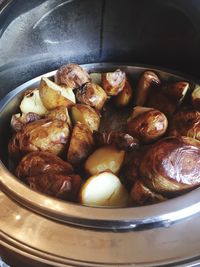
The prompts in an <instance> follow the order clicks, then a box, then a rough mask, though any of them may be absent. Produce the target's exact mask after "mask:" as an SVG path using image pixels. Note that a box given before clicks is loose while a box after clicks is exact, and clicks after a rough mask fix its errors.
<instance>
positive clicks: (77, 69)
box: [55, 63, 90, 88]
mask: <svg viewBox="0 0 200 267" xmlns="http://www.w3.org/2000/svg"><path fill="white" fill-rule="evenodd" d="M55 82H56V83H57V84H59V85H66V86H67V87H71V88H78V87H80V86H82V85H83V84H85V83H87V82H90V76H89V74H88V73H87V72H86V71H85V70H84V69H83V68H82V67H81V66H79V65H78V64H74V63H71V64H67V65H63V66H61V67H60V68H59V69H58V71H57V72H56V75H55Z"/></svg>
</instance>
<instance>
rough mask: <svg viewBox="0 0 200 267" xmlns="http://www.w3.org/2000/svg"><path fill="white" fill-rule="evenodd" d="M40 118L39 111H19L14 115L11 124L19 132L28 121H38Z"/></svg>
mask: <svg viewBox="0 0 200 267" xmlns="http://www.w3.org/2000/svg"><path fill="white" fill-rule="evenodd" d="M39 119H41V116H40V115H39V114H37V113H33V112H29V113H22V114H21V113H17V114H14V115H12V118H11V121H10V126H11V128H12V130H13V131H14V132H19V131H21V130H22V128H23V126H24V125H26V124H27V123H30V122H33V121H37V120H39Z"/></svg>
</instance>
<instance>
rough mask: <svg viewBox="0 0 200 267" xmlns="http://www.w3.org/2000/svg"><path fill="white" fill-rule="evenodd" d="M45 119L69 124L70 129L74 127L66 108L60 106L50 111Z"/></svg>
mask: <svg viewBox="0 0 200 267" xmlns="http://www.w3.org/2000/svg"><path fill="white" fill-rule="evenodd" d="M45 118H46V119H50V120H60V121H64V122H67V123H68V125H69V127H70V128H71V127H72V122H71V118H70V116H69V112H68V108H67V107H66V106H59V107H57V108H54V109H51V110H49V111H48V113H47V114H45Z"/></svg>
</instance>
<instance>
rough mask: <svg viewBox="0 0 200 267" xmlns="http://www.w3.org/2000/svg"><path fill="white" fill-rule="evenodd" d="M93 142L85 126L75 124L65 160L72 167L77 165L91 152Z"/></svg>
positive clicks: (78, 123)
mask: <svg viewBox="0 0 200 267" xmlns="http://www.w3.org/2000/svg"><path fill="white" fill-rule="evenodd" d="M93 147H94V140H93V136H92V132H91V131H90V129H89V128H88V126H87V125H85V124H83V123H80V122H77V124H76V125H75V126H74V128H73V131H72V136H71V140H70V144H69V149H68V153H67V160H68V162H70V163H71V164H72V165H78V164H79V163H81V162H82V161H84V160H85V159H86V158H87V157H88V156H89V155H90V153H91V152H92V150H93Z"/></svg>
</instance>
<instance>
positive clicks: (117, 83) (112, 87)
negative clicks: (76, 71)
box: [102, 69, 126, 96]
mask: <svg viewBox="0 0 200 267" xmlns="http://www.w3.org/2000/svg"><path fill="white" fill-rule="evenodd" d="M125 82H126V74H125V72H124V71H121V70H119V69H118V70H116V71H114V72H107V73H102V86H103V89H104V90H105V91H106V93H107V95H110V96H115V95H118V94H119V93H120V92H121V91H122V90H123V88H124V86H125Z"/></svg>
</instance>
